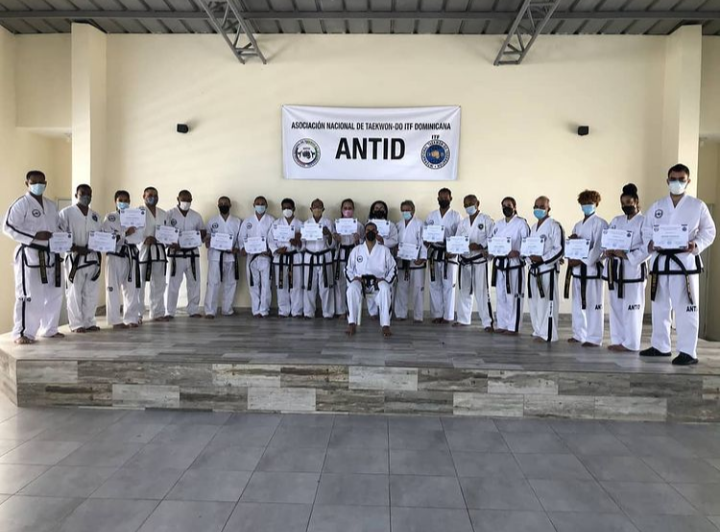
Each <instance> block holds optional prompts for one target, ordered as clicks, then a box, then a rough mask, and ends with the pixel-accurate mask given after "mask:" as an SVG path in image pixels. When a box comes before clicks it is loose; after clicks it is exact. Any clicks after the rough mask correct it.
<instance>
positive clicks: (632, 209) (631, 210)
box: [622, 205, 637, 216]
mask: <svg viewBox="0 0 720 532" xmlns="http://www.w3.org/2000/svg"><path fill="white" fill-rule="evenodd" d="M622 211H623V212H624V213H625V214H627V215H628V216H630V215H631V214H635V211H637V208H636V207H635V205H623V206H622Z"/></svg>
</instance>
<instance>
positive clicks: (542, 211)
mask: <svg viewBox="0 0 720 532" xmlns="http://www.w3.org/2000/svg"><path fill="white" fill-rule="evenodd" d="M533 214H534V215H535V218H537V219H538V220H542V219H543V218H545V216H547V211H546V210H545V209H533Z"/></svg>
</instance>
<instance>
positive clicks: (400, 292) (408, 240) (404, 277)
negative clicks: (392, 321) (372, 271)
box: [393, 216, 427, 321]
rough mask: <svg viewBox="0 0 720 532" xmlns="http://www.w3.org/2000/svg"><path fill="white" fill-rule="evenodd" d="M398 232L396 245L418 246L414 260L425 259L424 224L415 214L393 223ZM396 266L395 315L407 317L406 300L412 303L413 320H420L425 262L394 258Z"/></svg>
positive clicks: (422, 309)
mask: <svg viewBox="0 0 720 532" xmlns="http://www.w3.org/2000/svg"><path fill="white" fill-rule="evenodd" d="M395 227H396V228H397V233H398V246H399V245H400V244H410V245H413V246H416V247H417V248H418V252H417V256H416V257H415V258H416V260H423V261H425V260H427V248H426V247H425V246H424V245H423V239H422V236H423V235H422V232H423V228H424V227H425V224H424V223H423V222H422V220H420V219H419V218H418V217H417V216H413V217H412V218H411V219H410V221H407V222H406V221H405V220H400V221H399V222H398V223H397V224H395ZM396 263H397V268H398V279H397V288H396V289H395V302H394V303H393V306H394V307H395V317H396V318H398V319H401V320H404V319H406V318H407V315H408V302H409V301H412V304H413V320H414V321H422V320H423V313H424V311H425V268H426V266H427V263H426V262H423V263H422V264H415V263H414V261H411V260H404V259H401V258H397V259H396Z"/></svg>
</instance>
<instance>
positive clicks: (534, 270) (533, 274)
mask: <svg viewBox="0 0 720 532" xmlns="http://www.w3.org/2000/svg"><path fill="white" fill-rule="evenodd" d="M541 266H547V263H544V264H531V265H530V268H529V270H528V298H530V299H532V279H533V278H534V279H535V284H536V285H537V289H538V293H539V294H540V297H541V298H544V297H545V290H544V289H543V285H542V277H543V275H547V274H548V273H557V272H558V266H557V263H555V264H554V265H553V267H552V268H550V269H547V270H545V271H544V272H541V271H540V267H541ZM552 277H553V281H552V282H553V284H554V282H555V281H554V278H555V276H554V275H553V276H552ZM550 297H551V298H552V294H551V295H550Z"/></svg>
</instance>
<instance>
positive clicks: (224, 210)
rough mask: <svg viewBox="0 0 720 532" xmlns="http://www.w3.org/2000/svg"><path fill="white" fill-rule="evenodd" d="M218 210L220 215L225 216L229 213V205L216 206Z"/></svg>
mask: <svg viewBox="0 0 720 532" xmlns="http://www.w3.org/2000/svg"><path fill="white" fill-rule="evenodd" d="M218 210H219V211H220V214H227V213H229V212H230V205H218Z"/></svg>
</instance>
